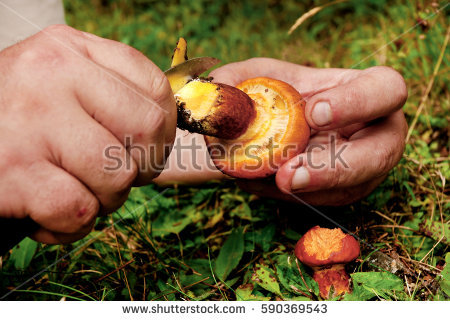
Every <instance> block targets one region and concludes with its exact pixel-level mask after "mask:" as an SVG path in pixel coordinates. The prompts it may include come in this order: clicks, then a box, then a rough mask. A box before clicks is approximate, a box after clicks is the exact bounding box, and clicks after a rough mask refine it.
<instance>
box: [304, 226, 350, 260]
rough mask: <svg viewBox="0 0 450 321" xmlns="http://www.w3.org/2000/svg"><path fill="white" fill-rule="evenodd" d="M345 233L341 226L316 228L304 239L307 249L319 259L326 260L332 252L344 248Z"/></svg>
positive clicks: (307, 251)
mask: <svg viewBox="0 0 450 321" xmlns="http://www.w3.org/2000/svg"><path fill="white" fill-rule="evenodd" d="M345 236H346V235H345V233H344V232H342V230H341V229H340V228H335V229H328V228H322V227H320V228H316V229H312V230H310V231H309V232H308V235H307V237H305V239H304V242H303V244H304V246H305V251H306V253H307V254H308V255H310V256H313V257H315V258H316V259H318V260H326V259H328V258H329V257H330V255H331V254H332V253H335V252H340V251H341V250H342V245H343V242H342V240H343V239H344V238H345Z"/></svg>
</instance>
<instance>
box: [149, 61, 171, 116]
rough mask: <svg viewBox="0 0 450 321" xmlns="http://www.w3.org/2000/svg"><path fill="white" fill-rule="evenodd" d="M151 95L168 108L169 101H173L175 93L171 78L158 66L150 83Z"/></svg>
mask: <svg viewBox="0 0 450 321" xmlns="http://www.w3.org/2000/svg"><path fill="white" fill-rule="evenodd" d="M150 95H151V97H152V98H153V100H155V101H156V102H157V103H158V104H160V105H162V107H163V108H166V105H167V104H168V102H170V101H173V97H172V96H173V93H172V89H171V87H170V83H169V80H168V79H167V77H166V76H165V75H164V73H163V72H162V71H161V70H159V69H158V68H156V67H155V68H154V70H153V72H152V77H151V83H150Z"/></svg>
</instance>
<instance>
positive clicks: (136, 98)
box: [41, 26, 176, 184]
mask: <svg viewBox="0 0 450 321" xmlns="http://www.w3.org/2000/svg"><path fill="white" fill-rule="evenodd" d="M45 35H46V36H47V38H48V39H47V38H44V40H47V41H53V42H54V39H57V40H58V44H59V45H60V46H59V47H62V48H63V49H64V50H62V51H58V50H55V51H54V52H52V53H51V68H49V70H53V69H54V68H58V67H60V68H61V69H64V70H65V71H66V72H65V73H62V75H67V77H65V78H63V79H60V80H61V84H60V85H59V87H58V88H53V89H56V90H62V91H64V90H65V91H67V90H70V91H71V92H74V94H75V97H74V98H75V99H77V100H78V101H79V102H80V105H81V106H82V107H83V108H84V109H85V110H86V111H87V113H88V114H89V115H90V116H91V117H92V118H94V119H95V120H96V121H97V122H99V123H100V124H102V126H104V127H105V128H107V129H108V130H109V131H110V132H111V133H112V134H113V135H114V136H116V138H117V139H118V140H119V141H120V142H121V143H122V144H123V145H124V146H126V147H127V148H129V149H130V154H131V155H132V157H133V158H134V159H135V161H136V162H137V163H138V165H142V166H139V168H140V172H139V174H138V177H137V178H136V184H146V183H149V182H151V180H152V179H153V178H154V177H155V176H156V175H157V174H158V173H159V172H160V171H161V170H162V168H163V167H164V162H165V159H166V157H167V156H168V147H166V146H164V145H171V144H172V143H173V139H174V138H175V128H176V106H175V101H174V98H173V96H172V94H171V89H170V85H169V83H168V80H167V78H166V77H165V76H164V74H163V73H162V72H161V71H160V70H159V69H158V68H156V67H155V66H154V65H153V64H152V63H151V62H149V61H148V60H144V59H143V57H142V55H138V54H136V52H135V51H134V50H132V49H129V48H128V47H124V45H122V44H118V43H114V42H112V41H111V42H106V41H105V42H101V43H102V44H101V45H98V43H99V42H100V41H97V40H94V39H96V38H95V37H93V36H92V37H86V35H85V34H84V33H82V32H80V31H77V30H74V29H72V28H69V27H61V26H57V27H51V28H49V29H48V30H47V29H46V33H45ZM88 39H89V40H88ZM59 47H58V49H60V48H59ZM113 48H115V49H113ZM124 48H128V49H124ZM130 52H132V54H131V55H130ZM106 53H107V54H106ZM41 55H44V57H43V59H41V60H44V61H47V60H48V58H50V57H48V55H47V56H45V55H46V54H45V53H41ZM101 56H103V57H104V56H108V58H104V60H101V59H100V58H101ZM119 56H122V57H119ZM136 56H138V57H139V58H138V59H137V62H136V61H134V62H130V61H133V60H136V59H135V57H136ZM144 58H145V57H144ZM67 60H70V63H67ZM126 60H129V61H128V62H125V61H126ZM100 62H101V63H100ZM102 63H103V65H102ZM142 64H144V65H145V66H143V65H142ZM68 66H69V67H68ZM71 66H78V68H73V67H71ZM105 66H108V67H109V68H108V67H105ZM110 68H113V69H110ZM150 69H151V70H152V73H150V75H149V76H147V77H151V81H150V83H143V84H140V85H137V84H136V83H135V82H134V81H142V82H145V81H146V80H145V79H147V78H146V76H136V75H141V74H147V73H148V70H150ZM49 72H50V71H49ZM69 75H70V77H69ZM124 75H125V76H126V77H125V76H124ZM131 75H133V76H131ZM51 76H52V77H54V75H53V74H52V75H51ZM127 77H129V78H130V79H132V80H130V79H128V78H127ZM56 87H57V86H56ZM143 88H147V89H145V90H144V89H143ZM52 98H53V97H52ZM133 147H135V148H133Z"/></svg>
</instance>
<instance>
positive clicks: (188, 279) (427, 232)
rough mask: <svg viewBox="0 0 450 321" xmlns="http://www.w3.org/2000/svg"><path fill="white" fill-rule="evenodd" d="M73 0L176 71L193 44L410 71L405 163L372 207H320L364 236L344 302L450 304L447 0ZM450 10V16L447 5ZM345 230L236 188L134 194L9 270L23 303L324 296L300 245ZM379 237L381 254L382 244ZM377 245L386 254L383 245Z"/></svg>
mask: <svg viewBox="0 0 450 321" xmlns="http://www.w3.org/2000/svg"><path fill="white" fill-rule="evenodd" d="M325 3H326V2H325V1H315V2H312V1H303V2H301V3H296V2H295V1H283V2H281V1H275V0H265V1H244V2H242V1H206V0H203V1H184V0H180V1H168V2H164V3H162V2H156V1H144V0H134V1H125V0H109V1H100V0H97V1H81V0H79V1H70V2H69V1H66V3H65V5H66V13H67V22H68V23H69V24H70V25H72V26H74V27H76V28H78V29H81V30H85V31H89V32H92V33H95V34H97V35H100V36H103V37H107V38H111V39H115V40H119V41H122V42H125V43H127V44H129V45H131V46H133V47H135V48H137V49H139V50H141V51H142V52H144V53H145V54H146V55H147V56H148V57H149V58H150V59H152V60H153V61H155V63H157V64H158V66H159V67H160V68H162V69H163V70H164V69H167V68H168V66H169V58H170V55H171V51H172V49H173V46H174V44H175V42H176V40H177V38H178V37H179V36H184V37H186V39H187V40H188V42H189V45H190V52H189V54H190V56H191V57H193V56H199V55H211V56H215V57H218V58H220V59H221V60H222V61H223V62H224V63H227V62H231V61H235V60H242V59H247V58H250V57H254V56H270V57H275V58H280V59H285V60H289V61H292V62H296V63H301V64H307V65H311V66H316V67H343V68H351V67H352V68H367V67H370V66H374V65H381V64H382V65H389V66H392V67H394V68H395V69H397V70H398V71H399V72H400V73H402V75H403V76H404V77H405V80H406V82H407V86H408V91H409V98H408V101H407V103H406V105H405V106H404V112H405V114H406V116H407V120H408V123H409V125H410V132H409V136H408V141H407V146H406V150H405V153H404V157H403V159H402V161H401V162H400V163H399V164H398V166H397V167H395V168H394V169H393V170H392V171H391V173H390V175H389V177H388V178H387V179H386V181H385V182H383V183H382V184H381V185H380V186H379V187H378V188H377V189H376V190H375V191H374V192H373V193H372V194H371V195H370V196H368V197H367V198H366V199H364V200H362V201H360V202H357V203H354V204H352V205H349V206H346V207H340V208H321V209H320V210H321V211H322V212H323V213H325V214H327V215H329V216H330V217H332V219H333V220H334V221H336V222H338V223H339V224H341V225H343V226H345V227H346V228H347V229H349V230H350V231H352V232H354V233H355V234H356V235H358V237H360V238H361V239H362V240H364V241H365V243H362V251H361V256H360V258H359V259H358V260H357V262H355V263H354V264H353V265H350V266H349V272H350V273H352V279H353V287H354V291H353V293H352V294H351V295H347V296H345V297H344V298H343V299H344V300H446V299H448V297H449V295H450V283H449V282H450V267H449V265H447V266H446V268H444V266H445V262H447V264H448V262H449V261H450V255H449V254H448V245H449V212H450V210H449V208H450V198H449V196H448V192H449V188H448V184H447V181H448V180H449V178H450V168H449V156H448V155H449V154H448V151H449V149H450V145H449V120H450V113H449V108H450V100H449V90H448V88H450V84H449V82H450V77H449V76H448V75H449V71H450V62H449V57H450V55H449V49H448V35H449V9H450V6H448V7H446V6H447V4H448V2H446V1H433V2H432V1H417V2H412V1H356V0H355V1H346V2H342V3H338V4H333V5H330V6H328V7H326V8H323V9H322V10H320V11H319V12H317V13H316V14H315V15H312V16H311V17H309V18H308V19H306V20H305V21H304V22H303V23H302V24H301V25H300V27H298V28H297V29H296V30H295V31H294V32H293V33H292V34H291V35H288V34H287V31H288V30H289V28H290V27H291V26H292V25H293V24H294V22H295V21H296V19H297V18H299V17H300V16H301V15H302V14H304V13H305V12H307V11H308V10H310V9H312V8H314V7H317V6H319V5H322V4H325ZM444 7H445V8H444ZM314 225H321V226H324V227H334V224H333V223H332V222H330V221H328V220H326V219H325V218H323V217H321V216H319V215H317V213H315V212H314V211H312V210H310V209H308V208H305V207H303V206H300V205H293V204H287V203H283V202H280V201H274V200H269V199H260V198H258V197H256V196H254V195H250V194H248V193H245V192H243V191H242V190H240V189H239V188H238V187H237V186H236V185H235V184H234V183H233V182H221V183H218V182H211V183H208V184H205V185H204V186H198V187H181V186H173V187H170V188H166V189H164V188H159V187H157V186H153V185H150V186H146V187H143V188H139V189H133V190H132V193H131V194H130V198H129V200H128V201H127V202H126V204H125V205H124V206H123V207H122V208H121V209H120V210H118V211H117V212H116V213H114V214H113V215H110V216H108V217H106V218H101V219H99V220H98V223H97V225H96V228H95V231H94V232H93V233H91V234H90V235H89V236H88V237H86V238H85V239H83V240H80V241H78V242H76V243H74V244H71V245H64V246H44V245H41V244H36V243H35V242H33V241H31V240H29V239H26V240H25V241H23V242H22V243H21V245H20V247H19V248H17V247H16V248H14V250H13V251H11V253H10V254H8V255H6V256H4V257H3V258H1V261H0V267H1V269H0V296H1V295H3V294H6V293H8V292H9V291H10V290H12V289H14V288H16V287H17V286H20V285H22V284H23V283H24V282H25V281H27V282H26V283H24V284H23V285H22V286H21V287H20V291H15V292H12V293H10V294H9V295H8V297H6V299H14V300H29V299H32V300H59V299H61V298H65V299H68V300H180V299H185V300H236V299H242V300H255V299H258V300H275V299H283V300H294V299H295V300H309V299H317V295H318V289H317V285H316V284H315V282H314V281H313V280H312V279H311V278H310V277H309V274H308V273H309V272H310V271H309V270H308V269H307V268H305V267H304V266H302V265H301V264H299V263H298V262H296V261H295V259H294V256H293V248H294V246H295V243H296V241H297V240H298V238H299V237H300V236H301V235H302V234H303V233H304V232H305V231H306V230H307V229H309V228H310V227H312V226H314ZM368 244H369V245H370V246H368ZM373 248H376V249H377V250H376V251H374V249H373Z"/></svg>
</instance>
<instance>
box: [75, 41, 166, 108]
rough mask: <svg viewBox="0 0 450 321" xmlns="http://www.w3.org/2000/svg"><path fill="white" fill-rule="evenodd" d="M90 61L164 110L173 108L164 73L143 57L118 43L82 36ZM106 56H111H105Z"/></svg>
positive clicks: (136, 51)
mask: <svg viewBox="0 0 450 321" xmlns="http://www.w3.org/2000/svg"><path fill="white" fill-rule="evenodd" d="M83 35H84V36H85V39H83V40H84V42H83V44H84V45H85V48H86V50H87V52H88V55H89V57H90V58H91V59H92V60H93V61H95V62H96V63H98V64H99V65H101V66H103V67H105V68H107V69H110V70H113V71H114V72H116V73H118V74H119V75H121V76H122V77H124V78H126V79H128V80H129V81H131V82H132V83H133V84H135V85H136V86H137V87H138V88H139V89H140V90H142V91H143V92H145V93H146V94H148V95H149V96H150V97H152V99H153V100H154V101H155V102H156V103H157V104H158V105H159V106H161V107H162V108H165V106H171V105H173V104H174V98H173V93H172V91H171V89H170V85H169V83H168V80H167V78H166V77H165V75H164V73H163V72H162V71H161V70H160V69H159V68H158V67H157V66H156V65H155V64H154V63H153V62H152V61H151V60H149V59H148V58H147V57H146V56H145V55H144V54H143V53H141V52H140V51H139V50H136V49H134V48H133V47H130V46H128V45H126V44H123V43H121V42H118V41H114V40H110V39H105V38H101V37H98V36H96V35H93V34H90V33H87V32H83ZM105 52H107V53H108V54H107V55H105Z"/></svg>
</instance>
